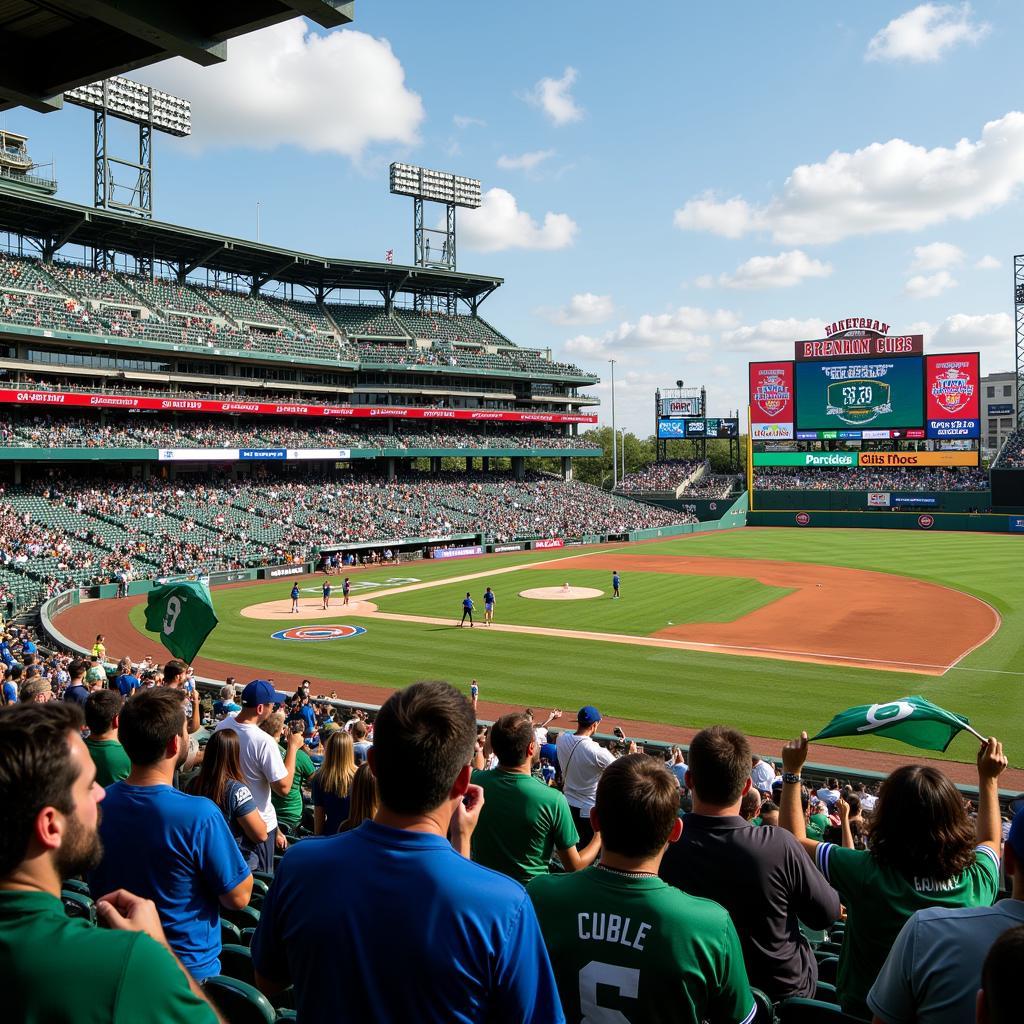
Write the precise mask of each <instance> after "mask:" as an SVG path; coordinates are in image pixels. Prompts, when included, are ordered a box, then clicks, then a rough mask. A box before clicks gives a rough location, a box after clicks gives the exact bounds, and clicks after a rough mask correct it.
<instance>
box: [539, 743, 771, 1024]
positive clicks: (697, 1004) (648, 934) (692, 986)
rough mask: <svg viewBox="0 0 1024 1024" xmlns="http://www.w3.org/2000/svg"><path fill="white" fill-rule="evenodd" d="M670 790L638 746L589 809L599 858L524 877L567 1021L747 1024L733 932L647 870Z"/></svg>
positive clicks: (747, 995)
mask: <svg viewBox="0 0 1024 1024" xmlns="http://www.w3.org/2000/svg"><path fill="white" fill-rule="evenodd" d="M678 803H679V787H678V784H677V783H676V780H675V778H674V777H673V776H672V774H671V773H670V772H669V771H668V769H666V768H665V767H664V766H663V765H662V764H660V763H658V762H657V761H655V760H653V759H651V758H649V757H647V756H646V755H644V754H630V755H627V756H626V757H622V758H619V760H617V761H615V762H614V763H612V764H611V765H609V766H608V767H607V768H606V769H605V770H604V774H603V775H602V776H601V781H600V782H599V783H598V787H597V803H596V805H595V807H594V810H593V811H592V812H591V816H592V818H593V823H594V828H595V829H597V828H600V830H601V837H602V842H603V844H604V845H603V849H602V853H601V862H600V863H599V864H597V865H595V866H594V867H590V868H587V869H586V870H585V871H580V872H577V873H576V874H572V875H561V876H557V875H552V876H549V877H547V878H544V877H541V878H535V879H534V880H533V881H532V882H530V884H529V886H528V888H527V890H526V891H527V892H528V893H529V895H530V898H531V899H532V900H533V904H534V908H535V909H536V911H537V917H538V919H539V920H540V926H541V932H542V933H543V935H544V941H545V943H546V945H547V947H548V954H549V956H550V957H551V964H552V966H553V967H554V969H555V979H556V980H557V982H558V991H559V995H560V996H561V998H562V1008H563V1009H564V1011H565V1018H566V1021H568V1022H569V1024H581V1022H582V1021H588V1022H589V1021H598V1020H601V1021H604V1020H607V1021H616V1022H618V1024H630V1022H631V1024H641V1022H642V1024H699V1022H701V1021H708V1022H710V1024H726V1022H728V1024H750V1022H751V1021H753V1019H754V1015H755V1013H756V1006H755V1003H754V997H753V996H752V995H751V992H750V986H749V984H748V983H747V974H746V970H745V968H744V966H743V952H742V950H741V948H740V941H739V936H738V935H737V934H736V929H735V927H734V926H733V923H732V920H731V919H730V917H729V915H728V913H727V912H726V911H725V910H723V909H722V907H720V906H719V905H718V904H717V903H712V902H711V901H710V900H704V899H700V898H698V897H696V896H690V895H688V894H686V893H684V892H681V891H680V890H679V889H677V888H675V886H671V885H668V884H667V883H666V882H663V881H662V880H661V879H660V878H658V867H659V865H660V864H661V858H662V856H663V855H664V853H665V850H666V848H667V846H668V844H669V843H672V842H675V841H676V840H677V839H678V838H679V836H680V835H681V834H682V830H683V827H684V823H683V821H682V820H681V819H680V818H679V817H678V814H677V811H678Z"/></svg>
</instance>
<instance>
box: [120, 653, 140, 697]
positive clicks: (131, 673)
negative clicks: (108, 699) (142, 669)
mask: <svg viewBox="0 0 1024 1024" xmlns="http://www.w3.org/2000/svg"><path fill="white" fill-rule="evenodd" d="M114 686H115V687H117V690H118V692H119V693H120V694H121V696H122V697H124V698H126V699H127V698H128V697H130V696H131V695H132V694H133V693H134V692H135V691H136V690H137V689H139V687H140V686H142V683H140V682H139V676H138V668H137V666H135V665H133V664H132V662H131V659H130V658H122V659H121V661H120V663H119V664H118V666H117V676H116V677H115V678H114Z"/></svg>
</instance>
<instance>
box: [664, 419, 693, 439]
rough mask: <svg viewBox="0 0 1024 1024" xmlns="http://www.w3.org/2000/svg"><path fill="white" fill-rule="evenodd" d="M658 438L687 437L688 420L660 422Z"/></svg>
mask: <svg viewBox="0 0 1024 1024" xmlns="http://www.w3.org/2000/svg"><path fill="white" fill-rule="evenodd" d="M658 437H659V438H661V439H665V438H672V437H686V420H658Z"/></svg>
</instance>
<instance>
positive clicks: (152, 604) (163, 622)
mask: <svg viewBox="0 0 1024 1024" xmlns="http://www.w3.org/2000/svg"><path fill="white" fill-rule="evenodd" d="M216 625H217V615H216V613H215V612H214V610H213V601H212V600H211V599H210V590H209V588H208V587H207V586H206V584H204V583H199V582H184V583H170V584H167V585H166V586H163V587H154V588H153V589H152V590H151V591H150V592H149V598H148V600H147V601H146V629H147V630H148V631H149V632H150V633H159V634H160V642H161V643H162V644H163V645H164V647H166V648H167V650H169V651H170V652H171V654H173V655H174V656H175V657H176V658H181V660H182V661H185V662H191V661H192V659H193V658H194V657H195V656H196V654H197V652H198V651H199V648H200V647H202V646H203V643H204V642H205V640H206V638H207V637H208V636H209V635H210V633H211V632H213V627H214V626H216Z"/></svg>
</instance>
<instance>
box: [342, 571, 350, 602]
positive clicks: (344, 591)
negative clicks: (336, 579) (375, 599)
mask: <svg viewBox="0 0 1024 1024" xmlns="http://www.w3.org/2000/svg"><path fill="white" fill-rule="evenodd" d="M351 590H352V583H351V582H350V581H349V578H348V577H347V576H346V577H345V579H344V580H342V583H341V603H342V605H346V604H348V595H349V593H350V592H351Z"/></svg>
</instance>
